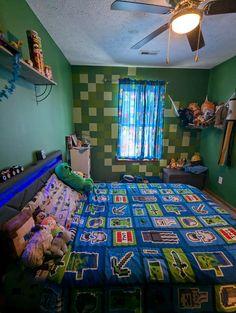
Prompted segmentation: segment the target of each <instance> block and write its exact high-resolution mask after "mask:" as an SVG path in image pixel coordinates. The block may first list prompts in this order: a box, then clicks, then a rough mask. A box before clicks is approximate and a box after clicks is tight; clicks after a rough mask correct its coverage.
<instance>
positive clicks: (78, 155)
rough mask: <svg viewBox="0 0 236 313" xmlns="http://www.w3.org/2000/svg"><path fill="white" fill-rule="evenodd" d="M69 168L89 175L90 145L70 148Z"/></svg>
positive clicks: (86, 175)
mask: <svg viewBox="0 0 236 313" xmlns="http://www.w3.org/2000/svg"><path fill="white" fill-rule="evenodd" d="M70 160H71V168H72V170H73V171H79V172H82V173H83V174H85V177H90V168H91V165H90V147H79V148H76V147H75V148H72V149H71V150H70Z"/></svg>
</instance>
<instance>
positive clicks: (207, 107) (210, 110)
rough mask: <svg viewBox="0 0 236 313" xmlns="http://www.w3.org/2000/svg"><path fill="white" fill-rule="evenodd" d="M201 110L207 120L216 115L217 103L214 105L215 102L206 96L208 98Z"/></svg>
mask: <svg viewBox="0 0 236 313" xmlns="http://www.w3.org/2000/svg"><path fill="white" fill-rule="evenodd" d="M201 112H202V115H203V116H204V119H205V121H207V120H209V119H210V118H212V117H213V116H214V114H215V105H214V103H212V102H210V101H208V100H207V98H206V100H205V101H204V102H203V104H202V105H201Z"/></svg>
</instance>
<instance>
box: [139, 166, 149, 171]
mask: <svg viewBox="0 0 236 313" xmlns="http://www.w3.org/2000/svg"><path fill="white" fill-rule="evenodd" d="M146 170H147V165H139V172H146Z"/></svg>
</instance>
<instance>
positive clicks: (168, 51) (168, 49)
mask: <svg viewBox="0 0 236 313" xmlns="http://www.w3.org/2000/svg"><path fill="white" fill-rule="evenodd" d="M170 28H171V26H169V31H168V46H167V56H166V64H170V33H171V29H170Z"/></svg>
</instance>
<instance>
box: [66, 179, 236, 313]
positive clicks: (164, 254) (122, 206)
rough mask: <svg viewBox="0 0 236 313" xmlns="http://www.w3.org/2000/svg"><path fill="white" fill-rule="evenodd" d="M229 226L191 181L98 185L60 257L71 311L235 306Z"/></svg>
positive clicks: (235, 253) (235, 250)
mask: <svg viewBox="0 0 236 313" xmlns="http://www.w3.org/2000/svg"><path fill="white" fill-rule="evenodd" d="M235 225H236V221H235V220H234V219H232V218H231V216H230V214H229V213H228V212H226V211H225V210H223V209H222V208H221V207H219V206H218V205H217V204H216V203H213V202H212V201H211V200H210V199H209V198H208V197H207V196H206V195H205V194H204V193H203V192H201V191H200V190H198V189H197V188H194V187H192V186H189V185H183V184H161V183H160V184H159V183H152V184H121V183H109V184H108V183H100V184H96V185H95V190H94V192H93V193H91V194H90V195H89V197H88V199H87V200H86V199H85V200H84V201H81V202H79V204H78V207H77V210H76V213H75V215H74V218H73V222H72V229H77V232H76V235H75V239H74V242H73V245H72V247H71V251H70V253H69V254H67V256H66V257H65V259H64V263H65V268H66V270H65V273H64V279H63V283H64V284H66V285H67V286H73V287H76V288H73V289H72V290H73V291H72V293H71V295H70V296H71V301H72V302H71V303H72V312H135V313H137V312H145V313H146V312H150V313H152V312H215V311H216V312H236V228H235ZM87 306H90V307H89V308H87ZM86 308H87V309H88V310H87V311H86ZM83 310H85V311H83Z"/></svg>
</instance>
